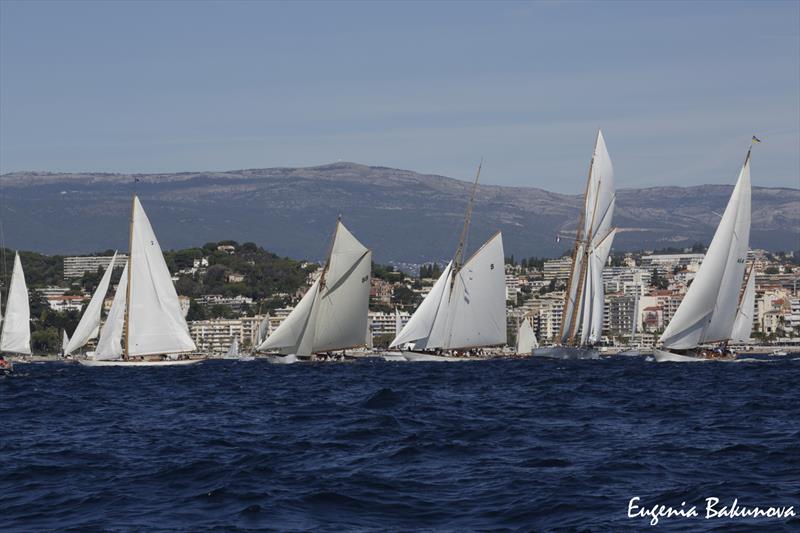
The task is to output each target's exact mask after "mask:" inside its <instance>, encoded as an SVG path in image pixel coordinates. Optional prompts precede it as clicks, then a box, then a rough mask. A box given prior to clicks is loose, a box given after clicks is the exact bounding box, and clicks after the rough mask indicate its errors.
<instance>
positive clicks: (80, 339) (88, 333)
mask: <svg viewBox="0 0 800 533" xmlns="http://www.w3.org/2000/svg"><path fill="white" fill-rule="evenodd" d="M116 259H117V254H116V252H115V253H114V257H112V258H111V262H110V263H109V264H108V268H106V271H105V273H104V274H103V277H102V279H101V280H100V284H99V285H97V289H96V290H95V291H94V294H93V295H92V299H91V300H90V301H89V305H87V306H86V310H85V311H84V312H83V316H82V317H81V321H80V322H78V326H77V327H76V328H75V331H73V332H72V339H70V341H69V343H67V346H66V347H65V348H64V355H69V354H71V353H72V352H74V351H75V350H77V349H79V348H81V347H82V346H84V345H85V344H86V343H87V342H89V340H91V339H92V338H94V337H95V336H96V335H97V331H98V328H99V327H100V314H101V311H102V310H103V301H104V300H105V298H106V293H107V292H108V285H109V283H111V273H112V271H113V270H114V263H115V262H116ZM64 334H65V335H66V332H64Z"/></svg>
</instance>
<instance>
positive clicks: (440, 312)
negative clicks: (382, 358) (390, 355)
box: [389, 165, 506, 360]
mask: <svg viewBox="0 0 800 533" xmlns="http://www.w3.org/2000/svg"><path fill="white" fill-rule="evenodd" d="M480 172H481V166H480V165H479V166H478V172H477V174H476V176H475V183H474V184H473V186H472V194H471V195H470V199H469V202H468V204H467V213H466V216H465V220H464V227H463V229H462V231H461V240H460V242H459V245H458V249H457V250H456V254H455V256H454V258H453V260H452V261H450V262H449V263H448V264H447V266H446V267H445V269H444V272H442V275H441V276H439V279H438V280H436V283H434V285H433V288H432V289H431V291H430V293H428V295H427V296H426V297H425V299H424V300H423V301H422V303H421V304H420V305H419V307H418V308H417V310H416V311H415V312H414V314H413V315H412V316H411V318H410V319H409V320H408V322H407V323H406V325H405V326H404V327H403V329H402V330H400V332H399V333H398V334H397V335H396V337H395V338H394V340H393V341H392V342H391V343H390V344H389V347H390V348H391V347H393V346H399V347H405V348H407V349H409V351H408V352H404V354H405V355H406V359H410V360H417V359H419V358H416V357H415V356H414V355H413V354H414V352H423V354H424V360H431V357H435V356H432V355H431V352H462V351H467V350H471V349H476V348H482V347H487V346H501V345H504V344H505V343H506V298H505V288H506V286H505V282H506V280H505V267H504V265H505V256H504V255H503V237H502V234H501V233H500V232H497V233H496V234H495V235H494V236H492V237H491V238H490V239H489V240H488V241H486V242H485V243H484V244H483V246H481V247H480V248H479V249H478V251H477V252H475V254H474V255H473V256H472V257H470V258H469V259H467V260H466V261H463V262H462V258H463V253H464V248H465V245H466V240H467V235H468V231H469V223H470V218H471V215H472V207H473V204H474V201H475V192H476V190H477V187H478V179H479V177H480Z"/></svg>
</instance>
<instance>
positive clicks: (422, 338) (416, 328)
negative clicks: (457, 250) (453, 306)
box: [390, 261, 453, 349]
mask: <svg viewBox="0 0 800 533" xmlns="http://www.w3.org/2000/svg"><path fill="white" fill-rule="evenodd" d="M452 269H453V262H452V261H451V262H449V263H448V264H447V267H445V269H444V272H442V274H441V275H440V276H439V279H437V280H436V283H434V284H433V287H432V288H431V291H430V292H429V293H428V295H427V296H425V299H424V300H422V303H421V304H419V307H417V310H416V311H415V312H414V314H413V315H411V318H409V320H408V322H406V325H405V326H404V327H403V328H402V329H401V330H400V331H399V332H398V333H396V334H395V338H394V340H393V341H392V343H391V344H390V347H391V346H401V345H404V344H407V343H409V342H414V343H415V348H417V349H425V348H426V347H427V339H428V337H429V336H430V334H431V330H432V328H433V324H434V321H435V320H436V314H437V312H438V310H439V305H440V303H441V301H442V298H443V297H444V294H445V291H447V290H449V289H450V287H449V282H450V273H451V272H452ZM396 320H397V318H395V321H396Z"/></svg>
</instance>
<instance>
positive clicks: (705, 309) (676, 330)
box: [660, 152, 751, 350]
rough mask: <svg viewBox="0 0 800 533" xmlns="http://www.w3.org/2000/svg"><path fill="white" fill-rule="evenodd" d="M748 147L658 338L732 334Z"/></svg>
mask: <svg viewBox="0 0 800 533" xmlns="http://www.w3.org/2000/svg"><path fill="white" fill-rule="evenodd" d="M750 189H751V186H750V152H748V153H747V157H746V158H745V162H744V165H743V166H742V170H741V171H740V172H739V179H738V180H737V181H736V186H735V187H734V188H733V193H732V194H731V197H730V200H728V205H727V207H726V208H725V212H724V213H723V215H722V219H721V220H720V222H719V226H718V227H717V231H716V233H714V238H713V239H712V240H711V244H710V245H709V246H708V252H706V256H705V258H704V259H703V263H702V264H701V265H700V269H699V270H698V272H697V275H696V276H695V278H694V280H693V281H692V284H691V285H690V286H689V290H688V291H686V296H684V298H683V301H682V302H681V304H680V305H679V306H678V310H677V311H676V312H675V315H674V316H673V317H672V320H671V321H670V323H669V324H668V325H667V328H666V330H665V331H664V333H663V335H661V339H660V340H661V342H662V343H663V345H664V347H665V348H671V349H677V350H680V349H688V348H694V347H696V346H697V345H699V344H702V343H711V342H718V341H724V340H727V339H730V338H731V334H732V332H733V325H734V321H735V320H736V312H737V307H738V306H737V301H738V298H739V292H740V290H741V287H742V282H743V281H744V268H745V262H746V260H747V250H748V247H749V241H750V196H751V191H750Z"/></svg>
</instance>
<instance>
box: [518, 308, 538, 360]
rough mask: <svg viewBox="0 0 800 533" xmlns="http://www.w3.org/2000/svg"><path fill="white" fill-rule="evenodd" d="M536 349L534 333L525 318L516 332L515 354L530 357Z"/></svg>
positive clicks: (527, 319)
mask: <svg viewBox="0 0 800 533" xmlns="http://www.w3.org/2000/svg"><path fill="white" fill-rule="evenodd" d="M538 347H539V342H538V341H537V340H536V333H534V331H533V326H532V325H531V321H530V319H529V318H528V317H525V320H523V321H522V323H521V324H520V325H519V329H518V330H517V353H518V354H528V355H530V353H531V352H532V351H533V350H534V349H535V348H538Z"/></svg>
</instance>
